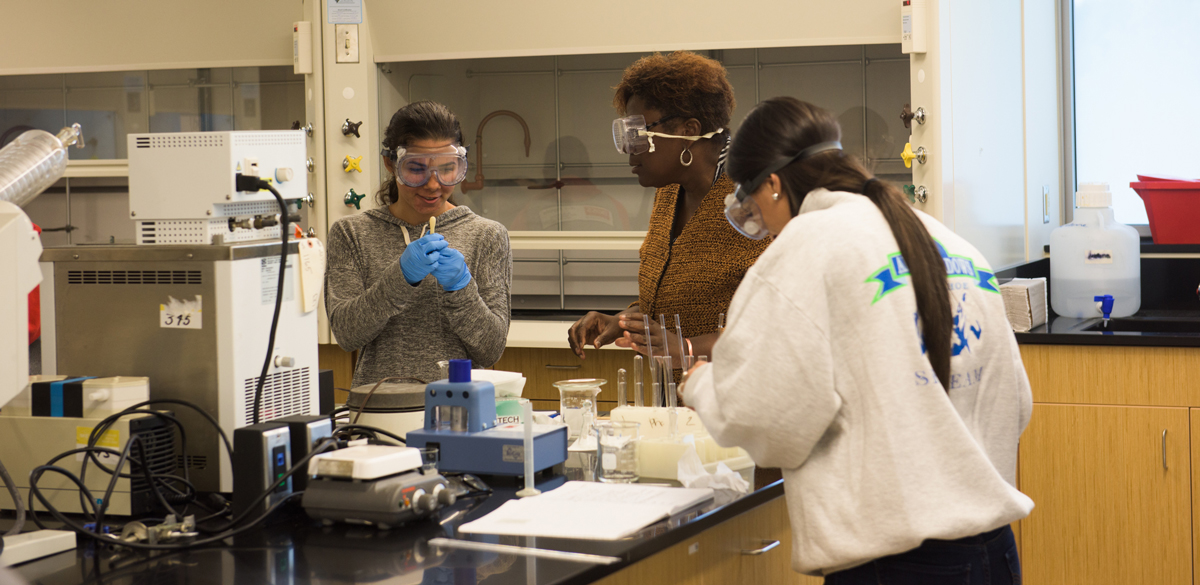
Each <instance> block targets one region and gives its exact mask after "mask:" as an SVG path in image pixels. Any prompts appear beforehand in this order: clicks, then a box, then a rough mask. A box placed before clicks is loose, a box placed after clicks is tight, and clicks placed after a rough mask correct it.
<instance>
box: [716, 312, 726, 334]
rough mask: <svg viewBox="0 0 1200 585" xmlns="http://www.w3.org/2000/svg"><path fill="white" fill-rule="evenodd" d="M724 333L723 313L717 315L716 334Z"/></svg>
mask: <svg viewBox="0 0 1200 585" xmlns="http://www.w3.org/2000/svg"><path fill="white" fill-rule="evenodd" d="M724 332H725V313H718V314H717V333H724Z"/></svg>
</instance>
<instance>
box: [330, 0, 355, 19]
mask: <svg viewBox="0 0 1200 585" xmlns="http://www.w3.org/2000/svg"><path fill="white" fill-rule="evenodd" d="M325 6H326V13H327V14H328V18H329V24H362V0H326V2H325Z"/></svg>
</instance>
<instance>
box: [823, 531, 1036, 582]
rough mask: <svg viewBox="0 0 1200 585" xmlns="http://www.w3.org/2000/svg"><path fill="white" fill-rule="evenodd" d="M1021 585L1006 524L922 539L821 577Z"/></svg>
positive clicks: (1014, 545) (1012, 543)
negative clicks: (971, 533)
mask: <svg viewBox="0 0 1200 585" xmlns="http://www.w3.org/2000/svg"><path fill="white" fill-rule="evenodd" d="M910 584H911V585H1021V560H1020V559H1018V558H1017V543H1016V541H1015V540H1013V533H1012V529H1011V528H1009V527H1008V526H1004V527H1002V528H997V529H996V530H993V531H991V532H985V533H983V534H979V535H976V536H968V537H966V538H960V539H958V540H926V541H925V542H923V543H921V546H920V547H918V548H915V549H913V550H910V551H908V552H906V553H901V554H898V555H893V556H890V557H883V558H881V559H876V560H874V561H871V562H869V563H867V564H865V565H862V566H859V567H855V568H853V569H848V570H845V571H839V572H837V573H833V574H830V575H827V576H826V577H825V585H910Z"/></svg>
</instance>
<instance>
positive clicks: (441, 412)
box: [406, 360, 567, 476]
mask: <svg viewBox="0 0 1200 585" xmlns="http://www.w3.org/2000/svg"><path fill="white" fill-rule="evenodd" d="M406 439H407V441H408V446H409V447H437V448H438V454H439V460H438V470H439V471H443V472H462V473H474V474H477V475H513V476H520V475H524V474H525V447H524V428H523V427H522V425H517V424H514V425H502V426H497V425H496V388H495V386H493V385H492V383H491V382H485V381H478V382H472V381H471V360H450V378H449V379H448V380H438V381H437V382H433V383H431V384H429V385H428V386H426V387H425V428H424V429H421V430H417V431H409V432H408V434H407V436H406ZM533 453H534V457H533V463H534V471H535V472H536V471H541V470H543V469H547V468H549V467H553V466H555V465H559V464H561V463H563V462H565V461H566V460H567V427H566V426H552V427H550V426H543V425H537V426H536V427H535V429H534V432H533Z"/></svg>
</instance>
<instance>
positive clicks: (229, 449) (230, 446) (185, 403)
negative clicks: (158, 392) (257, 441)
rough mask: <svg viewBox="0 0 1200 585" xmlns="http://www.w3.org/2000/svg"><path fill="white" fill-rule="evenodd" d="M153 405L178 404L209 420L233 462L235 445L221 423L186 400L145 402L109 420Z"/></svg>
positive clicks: (161, 399)
mask: <svg viewBox="0 0 1200 585" xmlns="http://www.w3.org/2000/svg"><path fill="white" fill-rule="evenodd" d="M151 404H178V405H180V406H185V407H187V408H190V409H192V410H194V411H196V412H197V413H198V414H199V415H200V416H202V417H204V419H205V420H207V421H208V422H209V424H211V425H212V426H213V428H214V429H216V430H217V434H218V435H220V436H221V441H222V442H223V443H224V444H225V452H226V453H228V454H229V460H230V461H232V460H233V443H231V442H230V441H229V436H228V435H226V434H225V430H224V429H222V428H221V423H219V422H217V419H215V418H213V415H211V414H209V413H208V412H207V411H205V410H204V409H202V408H200V407H199V406H196V405H195V404H194V403H191V402H188V401H186V400H179V399H177V398H159V399H157V400H147V401H145V402H139V403H137V404H134V405H133V406H130V407H129V408H126V409H125V410H123V411H121V412H119V413H117V414H114V415H112V416H111V417H109V418H113V417H119V415H121V414H122V413H124V412H128V411H131V410H133V409H135V408H141V407H143V406H148V405H151ZM105 420H108V419H105ZM109 424H110V426H111V423H109ZM99 426H100V425H97V427H99ZM105 428H108V427H105ZM93 432H94V431H93Z"/></svg>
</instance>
